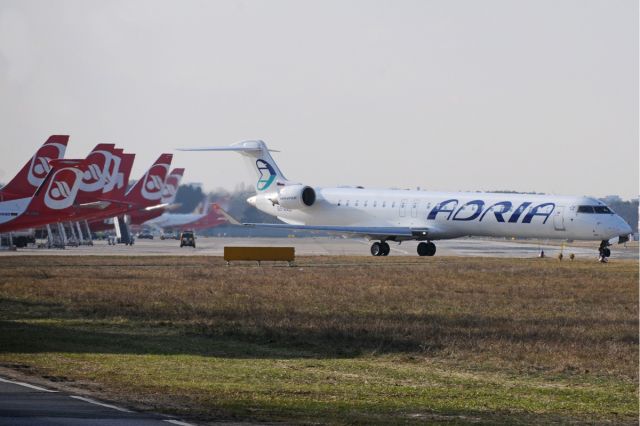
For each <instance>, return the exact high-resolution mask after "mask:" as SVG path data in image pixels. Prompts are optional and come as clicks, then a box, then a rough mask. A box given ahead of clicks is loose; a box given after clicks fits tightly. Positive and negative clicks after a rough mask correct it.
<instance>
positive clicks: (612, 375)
mask: <svg viewBox="0 0 640 426" xmlns="http://www.w3.org/2000/svg"><path fill="white" fill-rule="evenodd" d="M336 265H338V266H336ZM0 268H1V270H2V276H1V277H0V309H1V310H0V319H4V320H20V321H26V322H30V321H31V322H30V324H31V326H32V327H41V329H38V330H36V331H33V330H31V331H32V332H34V333H40V335H46V333H48V332H49V331H51V332H53V333H54V334H55V330H53V331H52V330H49V329H48V328H47V327H48V325H46V322H45V323H39V322H38V321H39V320H44V319H51V318H55V319H60V320H63V321H67V322H68V324H72V323H74V321H75V322H77V324H78V326H77V327H76V328H75V331H76V332H80V331H81V330H84V331H85V332H86V333H88V334H89V335H91V334H92V333H93V334H95V335H96V336H98V335H99V334H100V333H101V332H105V333H107V332H117V331H118V327H133V326H132V324H136V327H140V328H141V329H144V330H152V331H149V333H148V336H152V335H153V336H156V337H157V336H158V335H163V334H171V333H172V332H177V333H178V334H179V335H182V336H199V337H203V336H204V337H207V338H212V339H223V340H225V341H226V342H227V343H228V342H229V341H231V342H235V343H234V345H235V344H236V343H237V345H235V346H234V345H226V346H225V347H224V349H215V348H212V347H210V346H207V347H206V348H203V347H195V346H194V347H189V346H188V345H186V346H182V347H181V346H180V343H179V340H178V341H170V342H169V343H166V342H165V343H164V346H163V344H162V342H156V341H152V340H149V341H148V342H146V343H147V344H146V345H141V346H139V347H138V346H136V345H135V344H134V343H132V344H131V346H130V347H129V348H127V347H121V348H119V349H118V348H116V347H112V346H109V345H108V344H105V343H104V342H103V341H102V340H100V339H99V338H98V337H96V339H97V340H96V343H95V344H96V345H97V346H96V347H97V348H98V349H96V350H95V351H96V352H101V351H102V352H116V353H151V354H157V353H163V351H164V352H165V353H167V354H185V353H186V354H198V355H221V356H230V357H234V356H238V357H239V356H251V355H247V353H246V351H247V349H246V348H244V347H242V344H250V345H258V346H259V347H261V348H262V349H261V350H263V351H264V354H262V355H261V356H267V355H265V354H268V353H269V351H274V357H284V358H286V357H287V356H291V357H295V356H301V357H314V358H318V359H338V358H354V357H372V356H373V357H383V358H384V357H391V359H393V360H394V362H398V363H402V362H406V363H409V364H411V363H414V362H418V361H417V360H420V359H423V360H437V361H438V362H442V363H444V364H446V365H455V366H458V367H460V368H461V370H459V371H458V370H457V371H458V372H457V373H456V374H460V375H463V376H464V375H465V374H471V375H473V374H474V371H482V372H491V371H496V372H501V373H502V374H509V375H512V377H515V379H514V380H517V377H518V375H528V376H529V377H546V378H550V383H554V381H555V380H560V379H561V378H565V377H573V378H576V377H580V380H582V379H584V380H587V381H590V380H591V379H593V380H596V381H597V380H600V379H601V378H605V379H606V380H614V381H618V382H619V383H621V384H624V383H627V384H633V385H634V386H635V387H637V379H638V262H636V261H614V262H611V263H610V264H607V265H601V264H597V263H595V262H586V261H575V262H562V263H561V262H558V261H557V260H552V259H546V260H540V259H531V260H527V259H525V260H514V259H475V258H474V259H471V258H433V259H420V258H415V259H412V258H407V259H402V260H398V259H397V258H395V259H394V258H387V259H377V258H375V259H373V258H371V259H370V258H346V257H326V258H325V257H313V258H301V259H299V260H298V262H297V266H296V267H294V268H288V267H281V266H265V267H262V268H259V267H256V266H254V265H251V264H245V265H242V266H238V265H236V266H231V267H225V266H223V262H222V260H221V259H218V258H211V257H194V258H170V257H150V258H135V259H127V258H112V257H110V258H108V259H104V258H96V257H42V258H37V257H29V258H22V257H4V258H0ZM87 320H91V321H92V323H91V324H92V325H87V324H86V323H83V321H87ZM1 327H2V322H0V329H1ZM54 328H55V327H54ZM17 333H19V332H17ZM25 333H27V332H26V331H25ZM78 339H79V341H78V342H76V341H73V342H67V343H65V344H68V345H70V347H71V349H70V351H71V352H74V351H75V352H86V351H88V349H87V345H89V346H90V344H88V343H86V340H87V339H89V341H90V338H89V336H84V337H78ZM83 339H84V340H83ZM141 339H144V337H141ZM149 339H151V337H149ZM98 342H99V343H98ZM3 343H4V344H5V345H7V344H8V345H10V347H7V346H5V347H4V348H3V349H2V350H1V351H0V352H1V353H5V355H4V356H2V358H4V359H5V360H10V359H12V358H11V357H10V356H7V355H6V354H8V353H9V354H10V353H30V352H61V351H64V350H65V349H64V348H61V347H59V345H60V344H58V343H55V342H39V343H34V342H28V341H27V342H25V341H20V342H13V341H12V342H7V341H6V340H5V341H4V342H3ZM238 345H239V346H238ZM82 348H84V349H82ZM233 348H239V349H237V350H238V353H233V352H234V350H235V349H233ZM283 348H285V349H283ZM217 351H219V352H217ZM560 385H561V386H562V384H561V383H560ZM549 386H553V384H550V385H549Z"/></svg>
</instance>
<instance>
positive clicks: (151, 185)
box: [140, 164, 169, 201]
mask: <svg viewBox="0 0 640 426" xmlns="http://www.w3.org/2000/svg"><path fill="white" fill-rule="evenodd" d="M168 170H169V165H168V164H154V165H153V167H151V169H149V171H148V172H147V174H145V175H144V180H143V181H142V188H141V189H140V192H141V193H142V196H143V197H144V198H145V199H146V200H149V201H156V200H159V199H160V198H162V188H163V186H164V178H165V176H166V175H167V171H168Z"/></svg>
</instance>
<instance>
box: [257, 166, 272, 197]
mask: <svg viewBox="0 0 640 426" xmlns="http://www.w3.org/2000/svg"><path fill="white" fill-rule="evenodd" d="M256 168H257V169H258V173H259V174H260V177H258V184H257V185H256V189H257V190H258V191H264V190H265V189H267V188H269V186H271V184H272V183H273V181H274V180H275V179H276V171H275V170H273V167H271V164H269V163H267V162H266V161H264V160H256Z"/></svg>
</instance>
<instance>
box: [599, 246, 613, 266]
mask: <svg viewBox="0 0 640 426" xmlns="http://www.w3.org/2000/svg"><path fill="white" fill-rule="evenodd" d="M608 245H609V242H608V241H607V240H602V242H601V243H600V248H599V249H598V252H599V253H600V256H598V261H600V262H602V263H607V262H608V261H607V258H608V257H609V256H611V250H610V249H609V247H608Z"/></svg>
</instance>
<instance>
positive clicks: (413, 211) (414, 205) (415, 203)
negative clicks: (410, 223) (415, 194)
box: [411, 200, 418, 217]
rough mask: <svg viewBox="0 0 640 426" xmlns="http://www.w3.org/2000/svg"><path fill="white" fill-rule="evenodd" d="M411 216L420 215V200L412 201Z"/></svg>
mask: <svg viewBox="0 0 640 426" xmlns="http://www.w3.org/2000/svg"><path fill="white" fill-rule="evenodd" d="M411 217H418V200H413V202H412V203H411Z"/></svg>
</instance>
